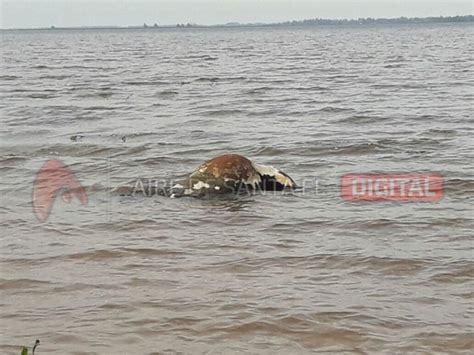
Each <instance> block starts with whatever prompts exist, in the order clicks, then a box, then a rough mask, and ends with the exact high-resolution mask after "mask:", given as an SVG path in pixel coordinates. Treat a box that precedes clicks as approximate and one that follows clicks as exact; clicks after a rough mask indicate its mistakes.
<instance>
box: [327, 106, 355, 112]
mask: <svg viewBox="0 0 474 355" xmlns="http://www.w3.org/2000/svg"><path fill="white" fill-rule="evenodd" d="M319 111H322V112H347V111H354V110H353V109H351V108H345V107H335V106H325V107H323V108H321V109H319Z"/></svg>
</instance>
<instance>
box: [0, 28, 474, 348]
mask: <svg viewBox="0 0 474 355" xmlns="http://www.w3.org/2000/svg"><path fill="white" fill-rule="evenodd" d="M472 38H473V26H472V25H461V24H460V25H447V24H443V25H422V26H419V25H401V26H395V27H388V26H387V27H386V26H374V27H370V26H363V27H344V26H340V27H332V26H330V27H307V28H304V27H280V28H229V29H221V28H220V29H217V28H216V29H158V30H154V29H143V30H42V31H40V30H38V31H3V32H2V33H1V42H2V44H1V48H2V49H1V53H2V63H1V65H2V69H1V76H0V95H1V96H0V97H1V101H0V104H1V116H0V123H1V125H0V146H1V159H0V178H1V182H2V183H1V185H0V194H1V199H0V200H1V205H0V208H1V209H0V213H1V222H0V235H1V252H0V256H1V260H0V290H1V298H0V314H1V317H2V332H1V335H0V350H1V352H2V353H3V354H18V353H20V350H19V349H20V346H23V345H25V346H31V345H32V344H34V341H35V339H40V340H41V344H40V346H39V347H38V349H37V352H36V353H37V354H66V353H67V354H117V353H119V352H121V353H125V354H173V353H183V354H191V353H193V354H196V353H214V354H224V353H225V354H237V353H244V352H247V353H252V354H275V353H278V354H305V353H311V352H320V353H329V352H335V353H338V354H341V353H386V354H394V353H426V354H433V353H443V354H444V353H453V354H454V353H470V351H471V350H472V348H473V346H474V343H473V338H472V330H473V303H472V296H473V286H474V283H473V279H472V276H473V264H472V259H473V242H472V231H473V227H474V223H473V220H472V203H473V196H474V179H473V175H472V172H473V153H472V152H473V151H474V150H473V148H474V147H473V143H472V136H473V126H474V125H473V123H472V112H473V111H472V109H473V100H472V99H473V96H472V88H473V84H474V79H473V53H474V51H473V48H474V46H473V40H472ZM469 137H471V138H469ZM227 152H234V153H239V154H242V155H244V156H247V157H249V158H251V159H252V160H254V161H256V162H258V163H260V164H267V165H273V166H275V167H278V168H281V169H282V170H283V171H285V172H286V173H287V174H289V175H290V176H291V177H292V178H293V179H295V181H296V182H297V183H299V184H300V185H302V186H303V187H304V188H303V189H302V190H299V191H295V192H294V193H285V194H281V193H280V194H269V193H267V194H256V195H251V196H248V195H247V196H239V197H235V196H225V197H218V198H217V197H216V198H204V199H199V198H179V199H170V198H166V197H163V196H143V194H135V195H126V194H125V195H124V194H123V193H120V188H121V187H122V186H123V185H125V184H130V183H132V184H133V181H137V180H138V179H147V178H154V179H157V180H160V181H161V180H162V181H169V180H170V179H177V178H180V177H182V176H185V174H186V173H188V172H191V171H193V170H194V169H195V168H196V167H197V166H198V165H199V164H201V163H202V162H204V161H205V160H207V159H209V158H212V157H214V156H217V155H219V154H223V153H227ZM48 160H60V161H62V162H63V163H64V164H66V165H67V166H68V167H69V168H70V169H71V171H72V172H73V173H74V175H75V176H76V178H77V179H78V180H79V181H80V182H81V184H82V186H83V187H84V188H85V190H86V193H87V194H88V202H87V204H86V205H83V204H81V203H80V201H79V200H78V199H77V198H73V199H72V201H71V202H70V203H69V204H68V203H66V201H65V200H62V199H61V198H57V200H56V202H55V204H54V207H53V209H52V211H51V214H50V216H49V218H48V219H47V220H46V221H39V220H38V219H37V218H36V216H35V214H34V213H33V208H32V202H31V199H32V189H33V183H34V181H35V177H36V173H37V171H38V169H40V168H41V166H42V165H43V164H44V163H45V162H46V161H48ZM354 172H356V173H359V172H362V173H364V172H403V173H406V172H432V173H436V174H439V175H442V176H443V177H444V189H445V190H444V198H443V199H442V200H441V201H439V202H431V203H430V202H424V203H415V202H411V203H410V202H347V201H344V200H343V199H341V196H340V186H339V182H340V178H341V176H342V175H343V174H346V173H354Z"/></svg>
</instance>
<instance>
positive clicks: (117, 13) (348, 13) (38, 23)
mask: <svg viewBox="0 0 474 355" xmlns="http://www.w3.org/2000/svg"><path fill="white" fill-rule="evenodd" d="M0 4H1V7H0V12H1V16H0V28H34V27H49V26H51V25H54V26H56V27H61V26H94V25H118V26H127V25H141V24H143V23H148V24H153V23H155V22H156V23H158V24H161V25H171V24H176V23H187V22H190V23H198V24H205V25H208V24H221V23H227V22H242V23H248V22H266V23H269V22H281V21H287V20H302V19H308V18H316V17H322V18H359V17H399V16H407V17H417V16H418V17H423V16H440V15H442V16H454V15H469V14H472V13H473V4H474V0H214V1H212V0H164V1H163V0H156V1H151V0H148V1H143V0H136V1H133V0H96V1H92V0H0Z"/></svg>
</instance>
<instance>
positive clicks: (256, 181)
mask: <svg viewBox="0 0 474 355" xmlns="http://www.w3.org/2000/svg"><path fill="white" fill-rule="evenodd" d="M242 181H243V182H244V183H246V184H247V185H252V186H253V187H256V186H257V185H258V184H260V183H261V182H262V178H261V177H260V175H258V174H254V175H252V176H250V177H249V178H248V179H247V180H242Z"/></svg>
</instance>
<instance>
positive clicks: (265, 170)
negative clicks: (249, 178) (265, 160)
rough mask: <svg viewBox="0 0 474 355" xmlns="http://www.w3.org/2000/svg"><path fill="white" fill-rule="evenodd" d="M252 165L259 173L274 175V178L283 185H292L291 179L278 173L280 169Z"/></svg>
mask: <svg viewBox="0 0 474 355" xmlns="http://www.w3.org/2000/svg"><path fill="white" fill-rule="evenodd" d="M253 167H254V168H255V170H256V171H257V172H258V173H259V174H260V175H267V176H273V177H275V180H276V181H278V182H279V183H280V184H282V185H283V186H293V182H292V181H291V179H289V178H288V177H287V176H285V175H283V174H282V173H280V171H278V170H277V169H275V168H274V167H273V166H266V165H257V164H253Z"/></svg>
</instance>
